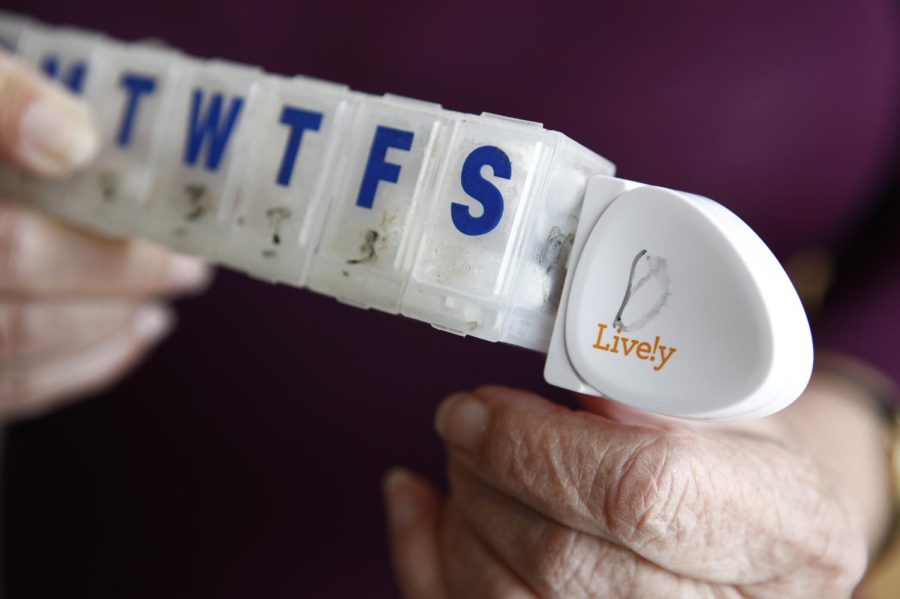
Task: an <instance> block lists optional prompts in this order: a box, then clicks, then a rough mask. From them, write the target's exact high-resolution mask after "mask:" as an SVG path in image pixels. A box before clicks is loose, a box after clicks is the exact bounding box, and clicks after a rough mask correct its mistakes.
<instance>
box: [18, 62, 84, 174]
mask: <svg viewBox="0 0 900 599" xmlns="http://www.w3.org/2000/svg"><path fill="white" fill-rule="evenodd" d="M99 148H100V133H99V130H98V127H97V124H96V122H95V120H94V118H93V116H92V114H91V112H90V110H89V109H88V107H87V105H86V104H85V103H84V102H82V101H81V100H80V99H79V98H77V97H76V96H74V95H73V94H71V93H69V92H68V90H66V89H65V88H64V87H62V86H60V85H58V84H56V83H54V82H52V81H50V80H48V79H47V78H45V77H44V76H43V75H42V74H41V73H39V72H38V71H36V70H35V69H33V68H31V67H28V66H27V65H24V64H22V63H21V62H19V61H17V60H16V59H14V58H11V57H7V56H4V57H0V155H2V156H4V157H5V158H7V159H8V160H10V161H11V162H12V163H14V164H15V165H16V166H18V167H19V168H22V169H24V170H26V171H29V172H32V173H34V174H37V175H40V176H45V177H50V178H59V177H64V176H66V175H69V174H71V173H72V172H73V171H75V170H77V169H80V168H82V167H84V166H86V165H87V164H88V163H89V162H90V161H91V160H93V158H94V156H95V155H96V154H97V152H98V150H99Z"/></svg>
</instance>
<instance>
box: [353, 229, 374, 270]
mask: <svg viewBox="0 0 900 599" xmlns="http://www.w3.org/2000/svg"><path fill="white" fill-rule="evenodd" d="M364 237H365V238H364V240H363V243H362V245H360V246H359V253H360V254H361V256H360V257H359V258H351V259H350V260H347V264H366V263H368V262H372V261H373V260H375V259H376V258H377V257H378V254H377V252H376V250H375V244H376V243H377V242H378V237H379V235H378V231H375V230H374V229H369V230H368V231H366V232H365V236H364Z"/></svg>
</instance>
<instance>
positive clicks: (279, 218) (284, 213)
mask: <svg viewBox="0 0 900 599" xmlns="http://www.w3.org/2000/svg"><path fill="white" fill-rule="evenodd" d="M292 214H293V212H292V211H291V209H290V208H287V207H285V206H276V207H274V208H269V209H268V210H266V220H268V221H269V229H270V231H271V233H272V237H271V241H272V245H281V226H282V224H283V223H284V221H286V220H287V219H289V218H290V217H291V215H292Z"/></svg>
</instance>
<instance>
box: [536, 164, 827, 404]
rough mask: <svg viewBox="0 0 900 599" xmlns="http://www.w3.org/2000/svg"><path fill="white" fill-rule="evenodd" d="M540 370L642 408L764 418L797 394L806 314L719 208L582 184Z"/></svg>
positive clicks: (804, 375)
mask: <svg viewBox="0 0 900 599" xmlns="http://www.w3.org/2000/svg"><path fill="white" fill-rule="evenodd" d="M569 266H570V268H569V273H568V275H567V280H566V283H565V288H564V290H563V297H562V300H561V307H560V312H559V315H558V317H557V322H556V324H555V327H554V332H553V338H552V340H551V348H550V352H549V354H548V359H547V366H546V369H545V377H546V378H547V380H548V382H550V383H552V384H555V385H559V386H562V387H566V388H569V389H572V390H575V391H579V392H583V393H589V394H592V395H602V396H606V397H609V398H611V399H614V400H617V401H619V402H621V403H625V404H628V405H631V406H634V407H637V408H640V409H643V410H648V411H651V412H656V413H660V414H665V415H669V416H677V417H682V418H693V419H703V420H732V419H743V418H751V417H761V416H765V415H767V414H771V413H774V412H776V411H778V410H780V409H782V408H783V407H785V406H786V405H788V404H790V403H791V402H792V401H793V400H794V399H796V398H797V397H798V396H799V395H800V393H802V391H803V389H804V388H805V386H806V384H807V382H808V381H809V377H810V374H811V370H812V362H813V350H812V338H811V335H810V330H809V325H808V322H807V319H806V315H805V313H804V311H803V307H802V305H801V303H800V300H799V298H798V296H797V293H796V291H795V290H794V287H793V285H792V284H791V282H790V280H789V279H788V277H787V275H786V274H785V272H784V270H783V269H782V268H781V265H780V264H779V263H778V261H777V259H776V258H775V256H774V255H773V254H772V253H771V251H770V250H769V249H768V248H767V247H766V245H765V243H764V242H763V241H762V240H761V239H760V238H759V237H758V236H757V235H756V234H755V233H753V231H752V230H751V229H750V228H749V227H748V226H747V225H746V224H745V223H744V222H743V221H741V220H740V219H739V218H738V217H737V216H735V215H734V214H733V213H731V212H730V211H728V210H727V209H726V208H724V207H723V206H721V205H719V204H717V203H715V202H713V201H711V200H708V199H706V198H703V197H700V196H696V195H693V194H688V193H683V192H678V191H673V190H669V189H663V188H659V187H653V186H647V185H641V184H638V183H633V182H630V181H623V180H620V179H612V178H609V177H602V176H600V177H594V178H593V179H591V181H590V182H589V183H588V187H587V190H586V193H585V201H584V208H583V210H582V216H581V219H580V222H579V227H578V233H577V235H576V246H575V247H574V248H573V252H572V255H571V258H570V263H569Z"/></svg>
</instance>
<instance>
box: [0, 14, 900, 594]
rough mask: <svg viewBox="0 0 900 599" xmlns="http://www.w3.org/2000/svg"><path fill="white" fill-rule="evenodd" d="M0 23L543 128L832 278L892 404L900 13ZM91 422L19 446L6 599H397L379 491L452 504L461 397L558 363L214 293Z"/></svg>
mask: <svg viewBox="0 0 900 599" xmlns="http://www.w3.org/2000/svg"><path fill="white" fill-rule="evenodd" d="M7 4H9V5H11V6H9V9H10V10H15V11H18V12H23V13H27V14H32V15H33V16H35V17H37V18H39V19H42V20H45V21H48V22H51V23H66V24H74V25H79V26H83V27H86V28H90V29H96V30H100V31H105V32H107V33H110V34H111V35H114V36H116V37H119V38H124V39H141V38H145V37H157V38H162V39H165V40H167V41H168V42H170V43H172V44H173V45H175V46H177V47H179V48H182V49H184V50H185V51H187V52H189V53H191V54H196V55H199V56H217V57H222V58H227V59H230V60H234V61H238V62H242V63H251V64H259V65H261V66H262V67H263V68H265V69H266V70H269V71H273V72H278V73H283V74H294V73H303V74H307V75H311V76H314V77H320V78H324V79H330V80H334V81H338V82H342V83H347V84H349V85H350V86H351V87H352V88H355V89H359V90H362V91H366V92H372V93H383V92H392V93H396V94H400V95H404V96H409V97H413V98H421V99H425V100H433V101H437V102H440V103H441V104H443V105H444V106H446V107H447V108H450V109H455V110H461V111H467V112H481V111H489V112H496V113H500V114H505V115H510V116H518V117H521V118H524V119H529V120H536V121H541V122H543V123H544V124H545V126H546V127H547V128H550V129H556V130H559V131H562V132H564V133H566V134H567V135H569V136H571V137H572V138H573V139H575V140H577V141H579V142H581V143H583V144H584V145H586V146H588V147H590V148H592V149H594V150H596V151H597V152H599V153H600V154H602V155H604V156H606V157H607V158H609V159H611V160H612V161H614V162H615V163H616V164H617V166H618V172H619V174H620V175H621V176H623V177H626V178H630V179H635V180H639V181H646V182H650V183H656V184H660V185H664V186H668V187H674V188H680V189H686V190H690V191H693V192H697V193H701V194H704V195H707V196H709V197H712V198H715V199H717V200H718V201H720V202H722V203H723V204H725V205H727V206H728V207H730V208H731V209H732V210H733V211H734V212H736V213H737V214H738V215H739V216H741V217H742V218H743V219H745V220H746V221H747V222H748V223H749V224H750V225H751V226H752V227H753V228H754V229H755V230H756V231H757V232H758V233H759V234H760V235H761V236H762V237H763V239H765V240H766V241H767V242H768V243H769V245H770V246H771V247H772V248H773V249H774V250H775V252H776V254H778V255H779V257H781V258H783V259H787V258H789V257H790V256H791V255H793V254H794V253H795V252H798V251H800V250H804V249H809V248H826V249H828V250H830V251H832V252H834V253H835V254H836V255H838V256H840V259H839V264H840V265H841V268H840V270H839V276H838V279H837V281H838V283H837V286H836V287H835V289H834V293H833V294H832V297H831V298H830V299H829V301H828V302H827V303H826V306H825V309H824V311H823V313H822V314H821V315H820V318H819V319H818V320H817V321H816V322H815V336H816V339H817V341H818V343H819V344H820V345H821V346H825V345H827V346H829V347H832V348H836V349H838V350H842V351H845V352H850V353H852V354H854V355H856V356H858V357H860V358H862V359H864V360H867V361H869V362H870V363H871V364H873V365H875V366H877V367H878V368H880V369H882V370H883V371H884V372H885V373H887V374H888V375H890V376H892V377H894V378H895V380H898V381H900V324H898V319H897V317H896V315H895V308H896V307H897V306H898V305H900V243H898V242H900V239H898V237H900V235H898V231H897V216H898V214H897V210H896V208H895V206H896V202H897V193H898V191H897V190H898V187H897V180H898V178H897V175H898V168H897V166H898V152H897V150H898V147H900V146H898V141H900V135H898V132H900V118H898V117H900V16H898V12H900V6H898V3H897V2H896V1H893V0H859V1H857V2H845V1H839V0H804V1H800V2H790V3H785V2H771V3H768V2H741V3H734V2H731V3H723V2H717V1H715V0H688V1H687V2H677V3H676V2H664V1H641V2H604V1H600V2H578V3H574V2H573V3H545V4H532V3H525V2H521V1H518V2H517V1H512V0H503V1H499V2H494V3H488V2H475V1H468V0H461V1H457V2H447V3H427V2H415V1H399V2H392V3H389V2H369V3H363V2H353V1H350V0H329V1H327V2H317V3H311V2H288V1H286V0H257V1H256V2H253V3H252V4H247V3H238V2H227V1H222V0H219V1H212V0H181V1H180V2H177V3H174V2H173V3H169V2H149V1H145V2H131V3H128V8H127V10H124V9H123V8H122V3H121V2H116V1H113V0H98V1H97V2H92V3H83V2H54V1H53V0H10V1H8V3H7ZM180 313H181V324H180V328H179V330H178V331H177V332H176V333H175V335H174V336H173V337H172V338H171V339H170V340H169V341H167V342H166V343H165V344H164V345H163V346H162V347H161V349H160V350H159V351H158V352H156V354H155V355H154V357H153V358H152V359H151V360H150V361H149V362H148V363H147V364H145V365H144V366H143V367H142V368H141V369H140V370H139V371H138V372H137V373H136V374H135V375H134V376H132V377H130V378H129V379H128V380H127V381H125V382H124V383H122V384H120V385H119V386H118V387H117V388H116V389H114V390H113V391H111V392H109V393H107V394H105V395H103V396H102V397H100V398H98V399H96V400H94V401H91V402H86V403H83V404H80V405H77V406H73V407H71V408H68V409H65V410H63V411H61V412H58V413H56V414H53V415H50V416H47V417H45V418H42V419H40V420H36V421H31V422H26V423H21V424H17V425H15V426H13V427H11V429H10V431H9V435H8V449H7V464H6V471H5V485H4V493H5V498H4V501H5V526H6V530H5V533H4V543H5V556H6V562H7V568H6V575H7V585H8V587H9V596H10V597H18V596H26V595H27V596H37V597H43V596H67V597H68V596H72V597H75V596H79V597H80V596H90V597H106V596H117V597H132V598H141V597H154V598H156V597H193V598H203V597H216V598H221V597H267V598H278V597H297V596H300V597H306V596H309V597H367V598H377V597H393V596H396V591H395V590H394V587H393V583H392V581H391V577H390V571H389V565H388V560H387V552H386V541H385V536H384V534H383V520H382V515H381V504H380V501H381V500H380V492H379V479H380V476H381V474H382V473H383V472H384V470H385V469H387V468H388V467H389V466H390V465H392V464H396V463H402V464H406V465H408V466H411V467H412V468H413V469H416V470H418V471H420V472H424V473H426V474H428V475H430V476H432V478H435V479H437V480H440V479H441V476H442V475H441V471H442V468H443V465H442V453H441V447H440V444H439V442H438V441H437V439H436V438H435V436H434V434H433V432H432V428H431V418H432V414H433V411H434V408H435V407H436V405H437V403H438V402H439V400H440V399H441V398H442V397H443V396H444V395H446V394H447V393H448V392H450V391H452V390H455V389H458V388H467V387H472V386H475V385H478V384H482V383H487V382H497V383H503V384H509V385H515V386H521V387H525V388H529V389H533V390H535V391H538V392H540V393H544V394H546V395H547V396H548V397H551V398H553V399H555V400H558V401H568V399H567V397H566V395H565V394H564V393H563V392H561V391H559V390H555V389H552V388H550V387H548V386H547V385H545V384H544V383H543V382H542V380H541V372H542V356H540V355H538V354H535V353H532V352H528V351H524V350H518V349H516V348H512V347H507V346H502V345H495V344H489V343H485V342H481V341H478V340H466V339H460V338H457V337H454V336H451V335H446V334H443V333H439V332H436V331H432V330H431V329H430V328H429V327H427V326H425V325H422V324H421V323H417V322H414V321H410V320H406V319H401V318H397V317H394V316H387V315H384V314H380V313H376V312H366V311H360V310H354V309H350V308H347V307H344V306H340V305H339V304H337V303H336V302H334V301H332V300H330V299H327V298H323V297H320V296H317V295H315V294H313V293H310V292H305V291H297V290H292V289H289V288H285V287H275V286H268V285H264V284H261V283H258V282H253V281H251V280H249V279H247V278H244V277H242V276H239V275H236V274H233V273H228V272H222V273H221V274H220V275H219V277H218V279H217V282H216V284H215V285H214V287H213V289H212V290H211V291H210V292H209V293H207V294H206V295H204V296H203V297H200V298H196V299H191V300H188V301H185V302H183V303H182V304H181V306H180Z"/></svg>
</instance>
